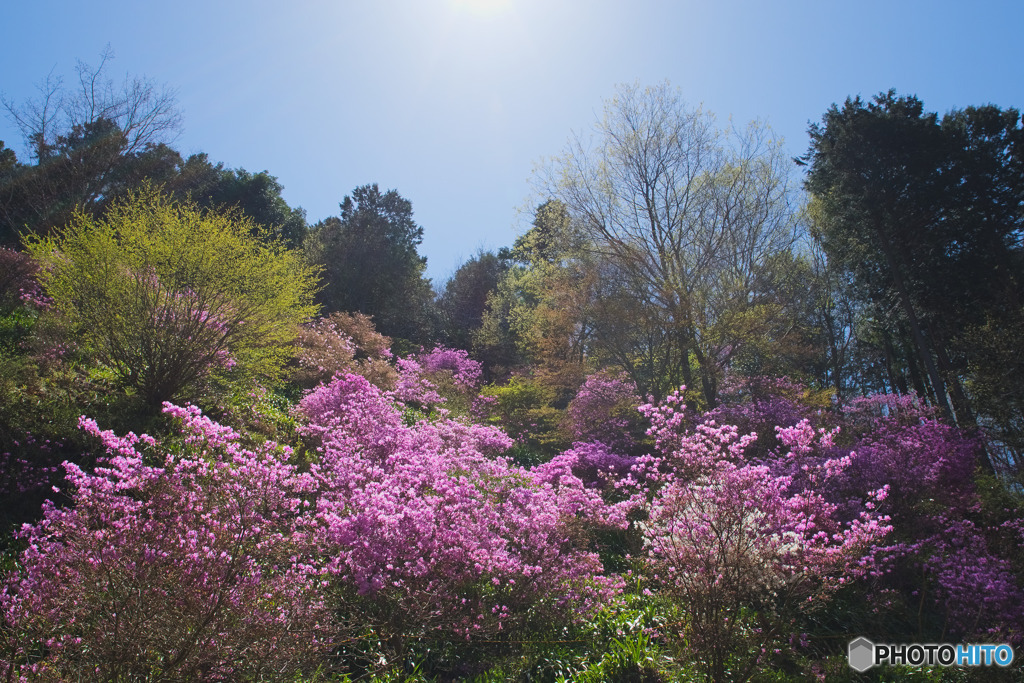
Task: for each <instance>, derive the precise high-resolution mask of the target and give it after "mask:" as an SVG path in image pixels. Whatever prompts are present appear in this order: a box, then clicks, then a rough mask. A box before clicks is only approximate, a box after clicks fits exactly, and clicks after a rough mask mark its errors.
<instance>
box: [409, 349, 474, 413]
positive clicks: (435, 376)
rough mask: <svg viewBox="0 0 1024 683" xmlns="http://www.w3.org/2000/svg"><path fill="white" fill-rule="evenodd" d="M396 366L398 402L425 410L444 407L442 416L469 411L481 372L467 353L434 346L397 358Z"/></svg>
mask: <svg viewBox="0 0 1024 683" xmlns="http://www.w3.org/2000/svg"><path fill="white" fill-rule="evenodd" d="M396 367H397V370H398V381H397V384H396V387H395V397H396V398H397V399H398V400H399V401H401V402H403V403H406V404H409V405H413V406H417V407H420V408H423V409H425V410H430V409H433V408H437V407H438V406H440V405H442V404H444V406H445V407H444V409H443V410H444V412H445V414H449V413H452V412H454V413H456V414H458V415H468V414H469V413H470V412H471V406H472V402H473V399H474V397H475V396H476V390H477V389H478V388H479V386H480V375H481V373H482V371H483V369H482V366H481V365H480V363H478V362H477V361H475V360H473V359H472V358H470V357H469V354H468V353H467V352H465V351H463V350H461V349H449V348H446V347H444V346H438V347H435V348H434V349H432V350H430V351H423V350H421V351H420V352H419V353H417V354H413V355H410V356H408V357H406V358H401V359H399V360H398V362H397V363H396Z"/></svg>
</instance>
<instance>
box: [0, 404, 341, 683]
mask: <svg viewBox="0 0 1024 683" xmlns="http://www.w3.org/2000/svg"><path fill="white" fill-rule="evenodd" d="M165 412H167V413H168V414H170V415H173V416H175V417H177V418H179V419H180V420H181V423H182V435H181V437H180V438H179V439H178V443H176V444H175V445H174V446H173V447H168V446H165V445H164V444H161V443H158V442H157V441H156V440H154V439H152V438H151V437H148V436H146V435H142V436H135V435H134V434H131V433H129V434H128V435H127V436H125V437H118V436H115V435H114V434H113V433H111V432H105V431H100V429H99V428H98V427H97V425H96V423H95V422H94V421H92V420H88V419H85V418H82V420H81V425H82V428H83V429H85V430H86V431H88V432H89V433H91V434H93V435H95V436H96V437H97V438H99V439H102V441H103V443H104V444H105V447H106V450H107V453H108V455H107V456H106V458H104V459H103V460H102V461H101V462H100V464H99V466H97V467H96V469H95V471H94V472H92V473H88V472H85V471H83V470H82V469H80V468H78V467H76V466H75V465H72V464H70V463H65V468H66V470H67V478H68V481H69V483H70V488H69V489H68V490H67V491H66V492H65V495H66V496H68V498H69V502H70V503H71V504H70V505H68V506H66V507H61V506H57V505H55V504H53V503H49V502H48V503H47V504H46V505H45V507H44V513H43V519H42V520H41V521H39V522H38V523H37V524H34V525H31V526H26V527H25V528H24V530H23V531H22V532H21V534H20V535H21V537H22V538H23V539H24V541H25V543H26V544H27V549H26V550H25V551H24V553H23V554H22V555H21V558H20V567H19V569H18V570H17V571H15V572H14V573H12V574H10V575H9V576H8V577H7V579H6V583H5V585H4V588H3V593H2V595H0V607H2V610H3V625H4V626H3V631H2V635H3V639H4V643H3V652H4V655H5V660H4V663H3V664H0V666H2V667H4V669H5V671H4V673H5V674H6V675H8V676H15V675H18V674H21V675H26V676H30V677H39V678H42V679H45V680H51V679H56V680H115V679H116V680H123V679H133V680H143V679H146V680H149V679H174V680H200V679H202V680H226V679H238V678H253V679H255V678H259V677H260V676H262V675H264V674H265V673H270V672H274V675H281V674H282V673H286V672H288V671H297V670H302V669H303V668H304V667H306V666H308V665H309V664H310V662H311V661H313V660H314V659H315V658H316V657H317V656H318V655H319V654H321V652H322V651H323V649H324V647H325V645H326V644H327V641H326V640H325V638H326V636H327V633H328V631H327V626H328V625H329V623H330V615H329V614H328V613H327V612H326V611H325V605H324V603H323V601H322V599H321V596H319V595H318V594H317V592H316V591H315V590H313V587H314V586H315V585H316V581H317V571H316V570H315V569H314V567H312V566H311V565H310V564H308V563H307V562H306V559H305V558H306V555H305V554H304V553H303V552H302V547H303V545H304V543H305V540H304V539H305V536H304V533H305V532H304V528H303V524H302V520H303V512H304V510H305V506H306V505H307V503H306V502H305V501H304V497H305V496H306V494H308V493H309V491H310V489H311V485H312V480H311V479H310V478H309V477H308V476H305V475H301V474H299V473H298V472H296V470H295V469H294V468H293V467H291V466H290V465H288V464H287V462H286V459H287V456H288V451H287V449H285V450H281V449H278V448H276V447H275V446H274V444H271V443H268V444H266V445H265V446H264V447H263V448H260V449H257V450H255V451H253V450H247V449H244V448H242V447H241V446H240V445H239V435H238V434H236V433H235V432H233V431H232V430H231V429H229V428H226V427H221V426H220V425H217V424H216V423H214V422H212V421H210V420H209V419H208V418H205V417H203V416H202V415H201V414H200V413H199V411H198V410H196V409H195V408H178V407H176V406H172V405H170V404H166V405H165Z"/></svg>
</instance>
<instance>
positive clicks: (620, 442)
mask: <svg viewBox="0 0 1024 683" xmlns="http://www.w3.org/2000/svg"><path fill="white" fill-rule="evenodd" d="M640 403H641V401H640V397H639V396H638V395H637V389H636V384H634V383H633V382H632V381H631V380H630V379H629V378H628V377H627V376H626V374H625V373H619V374H618V375H613V374H611V373H607V372H599V373H595V374H593V375H590V376H588V377H587V379H586V381H584V383H583V386H581V387H580V389H579V391H578V392H577V393H576V396H575V398H573V400H572V401H570V403H569V407H568V408H567V409H566V413H565V428H566V429H567V431H568V432H569V435H570V436H571V438H572V440H573V441H579V442H585V441H591V442H593V441H599V442H601V443H603V444H605V445H606V446H608V447H609V448H611V449H613V450H616V451H618V452H620V453H630V452H632V451H633V450H634V449H635V448H636V446H637V443H636V441H637V439H636V432H637V427H638V425H639V424H640V422H641V416H640V413H639V412H637V406H639V405H640Z"/></svg>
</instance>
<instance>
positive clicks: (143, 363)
mask: <svg viewBox="0 0 1024 683" xmlns="http://www.w3.org/2000/svg"><path fill="white" fill-rule="evenodd" d="M252 233H253V225H252V223H251V222H250V221H248V220H247V219H245V218H242V217H238V216H236V215H231V214H218V213H213V212H203V211H200V210H199V209H197V208H195V207H194V206H191V205H189V204H183V203H179V202H175V201H172V200H170V199H168V198H167V197H165V196H162V195H160V194H159V193H158V192H156V191H155V190H152V189H148V188H147V189H144V190H142V191H140V192H138V193H135V194H132V195H130V196H129V197H128V198H127V199H126V200H125V201H123V202H120V203H118V204H116V205H115V206H114V207H113V208H112V209H111V210H110V212H109V213H108V215H107V216H106V218H104V219H101V220H97V219H94V218H91V217H89V216H87V215H85V214H82V213H79V214H77V215H76V217H75V220H74V221H73V222H72V223H71V224H70V225H69V226H68V227H67V228H65V229H63V230H61V231H59V232H58V233H57V234H56V235H55V236H54V237H50V238H39V239H34V240H32V242H31V243H30V245H29V250H30V252H31V253H32V255H33V256H34V257H35V258H36V259H37V260H38V261H39V262H40V263H41V264H43V270H42V272H41V275H40V279H41V281H42V283H43V285H44V288H45V289H46V292H47V294H48V295H49V296H51V297H52V298H53V299H54V303H55V307H56V308H57V310H59V311H60V312H61V313H63V314H64V315H66V316H67V317H68V319H69V320H70V321H71V322H72V323H73V324H75V325H76V327H77V329H78V330H79V331H80V333H81V335H82V337H83V338H84V339H85V340H86V341H87V342H88V343H90V344H92V345H93V347H94V348H95V352H96V354H97V356H98V358H99V359H100V360H101V361H102V362H103V363H105V364H106V365H107V366H108V367H109V368H110V369H111V370H112V371H113V372H114V373H115V375H116V377H117V378H118V380H119V382H120V384H121V385H122V386H124V387H125V388H126V389H129V390H130V391H133V392H136V393H137V394H138V395H139V396H140V397H141V398H142V400H143V401H144V402H145V403H146V404H147V405H149V406H158V405H159V404H160V402H162V401H165V400H171V399H176V398H190V397H194V396H195V395H196V394H197V392H198V391H199V389H200V384H201V383H202V382H203V381H204V380H206V379H208V378H209V377H210V376H212V375H219V374H223V373H231V374H233V375H236V376H239V377H245V376H251V377H265V378H275V377H277V376H278V375H279V374H280V372H281V369H282V367H283V365H284V362H285V361H286V360H287V359H288V358H289V357H290V356H291V348H292V347H291V344H292V342H293V340H294V338H295V335H296V333H297V328H298V325H299V324H300V323H302V322H304V321H305V320H307V319H309V318H310V317H311V316H312V315H313V314H314V313H315V312H316V307H315V306H314V305H313V303H312V297H313V293H314V291H315V288H316V271H315V269H314V268H312V267H310V266H308V265H305V264H303V262H302V261H301V259H300V258H299V257H298V255H297V254H295V253H293V252H289V251H287V250H286V249H284V248H283V247H281V246H279V245H277V244H269V245H268V244H265V243H263V242H261V241H260V240H258V239H256V238H255V237H253V236H252Z"/></svg>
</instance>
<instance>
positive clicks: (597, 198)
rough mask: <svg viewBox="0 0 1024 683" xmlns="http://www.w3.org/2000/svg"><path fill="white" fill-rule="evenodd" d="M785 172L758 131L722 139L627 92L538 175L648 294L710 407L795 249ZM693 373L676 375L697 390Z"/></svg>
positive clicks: (696, 121)
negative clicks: (782, 260)
mask: <svg viewBox="0 0 1024 683" xmlns="http://www.w3.org/2000/svg"><path fill="white" fill-rule="evenodd" d="M790 166H791V164H790V162H789V159H788V158H787V157H786V156H785V155H784V153H783V150H782V147H781V144H780V143H779V141H778V140H776V139H775V138H774V137H773V136H772V133H771V130H770V129H769V128H768V127H766V126H764V125H762V124H758V123H752V124H750V125H749V126H748V127H746V128H745V129H742V130H739V129H736V128H730V129H728V130H724V131H723V130H720V129H719V128H718V127H717V126H716V125H715V120H714V117H713V116H711V115H710V114H708V113H706V112H704V111H702V110H700V109H692V108H689V107H687V106H686V105H685V103H684V102H683V101H682V99H681V97H680V95H679V93H678V91H676V90H674V89H672V88H670V87H669V86H668V85H662V86H658V87H653V88H640V87H639V86H622V87H620V88H619V90H618V92H617V94H616V96H615V97H613V98H612V99H611V100H609V101H607V102H606V103H605V108H604V116H603V117H602V118H601V120H600V121H599V122H598V123H597V125H596V128H595V130H594V133H593V135H591V136H587V137H583V136H575V137H574V138H573V139H572V140H571V141H570V143H569V145H568V147H567V149H566V151H565V152H564V154H562V155H561V156H560V157H556V158H555V159H554V160H553V161H552V163H550V164H549V165H548V167H547V168H546V169H545V170H544V171H542V173H541V175H540V176H539V185H540V189H541V191H542V192H544V193H545V194H547V195H549V196H552V197H557V198H558V199H561V200H562V201H563V202H564V203H565V204H566V205H567V206H568V207H569V210H570V211H571V212H572V213H573V215H574V217H575V218H577V219H578V220H580V221H581V224H582V225H583V226H584V227H585V229H586V230H587V232H588V233H589V237H590V238H591V240H592V242H593V243H594V245H596V248H597V249H598V250H599V252H600V253H601V254H602V256H604V257H606V258H609V259H612V260H613V261H615V262H616V263H617V264H618V266H619V267H620V268H623V269H625V270H626V271H628V272H629V273H631V274H632V277H633V279H634V281H635V282H639V283H642V284H643V288H644V292H645V296H644V298H645V303H647V304H648V305H650V306H653V307H656V308H657V309H659V310H660V311H661V315H662V317H663V319H664V320H666V321H667V322H666V324H667V325H669V326H670V327H671V330H672V334H671V335H670V338H671V339H672V343H673V344H674V345H675V346H676V353H677V354H679V355H680V356H681V357H682V358H683V359H687V358H691V357H692V358H694V359H695V361H696V362H695V364H694V367H695V368H696V369H697V370H698V372H699V380H700V382H701V391H702V393H703V394H704V397H705V399H706V400H707V402H708V404H709V405H713V404H714V402H715V400H716V394H717V379H718V377H719V375H720V372H721V370H722V368H723V367H724V366H725V365H726V364H727V363H728V359H729V357H730V356H731V355H732V354H733V353H734V352H735V350H736V349H737V348H738V344H740V343H742V341H743V339H742V338H741V337H740V336H739V334H738V333H737V331H736V330H738V329H743V330H746V331H747V333H749V330H750V329H751V327H750V324H749V322H750V321H749V317H750V314H751V312H752V311H755V310H756V309H757V307H758V306H759V304H760V300H759V297H760V293H761V292H763V291H766V290H767V289H770V288H768V287H766V286H765V285H766V283H765V279H766V278H771V276H772V272H771V271H772V268H771V264H772V263H773V262H775V260H776V259H775V258H774V257H775V256H776V255H777V254H779V253H783V252H785V251H786V250H788V249H790V248H791V247H792V246H793V244H794V242H795V239H796V234H797V227H798V222H797V220H796V213H795V212H794V210H793V202H792V193H793V191H794V188H793V185H792V182H791V180H790V177H789V175H790V173H789V167H790ZM768 310H769V309H768V308H763V309H761V311H762V314H763V313H764V311H768ZM741 317H745V318H746V319H745V320H744V321H743V324H742V325H740V326H737V325H736V321H737V319H738V318H741ZM770 322H771V321H766V323H770ZM693 369H694V368H691V364H690V362H689V361H685V362H683V363H682V364H681V370H682V373H683V377H682V379H683V381H684V382H685V383H686V384H688V385H690V386H691V387H693V386H695V385H694V379H695V378H694V377H693Z"/></svg>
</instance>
